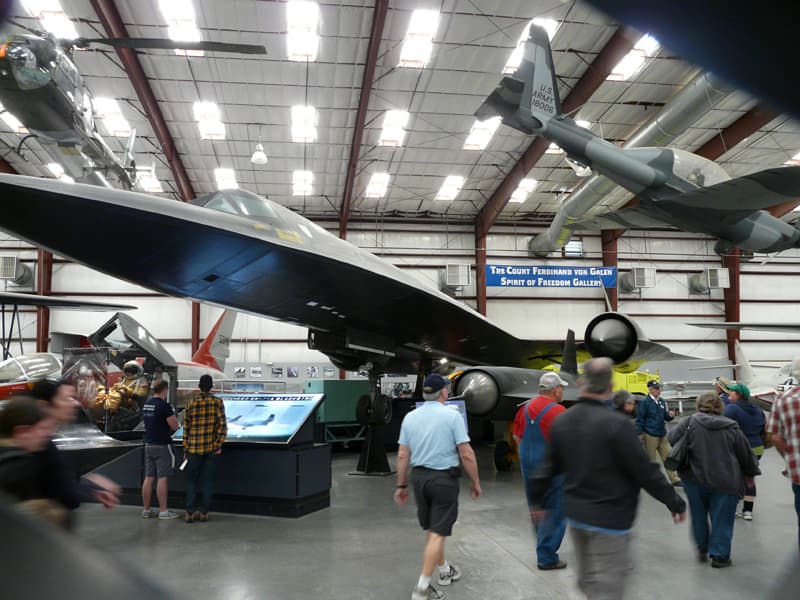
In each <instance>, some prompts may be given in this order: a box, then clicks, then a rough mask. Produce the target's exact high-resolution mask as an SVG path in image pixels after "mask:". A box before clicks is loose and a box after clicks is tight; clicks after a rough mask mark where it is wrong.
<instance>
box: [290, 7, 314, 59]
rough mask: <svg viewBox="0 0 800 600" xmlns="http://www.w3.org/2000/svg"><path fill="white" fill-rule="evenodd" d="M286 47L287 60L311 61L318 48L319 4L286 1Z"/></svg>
mask: <svg viewBox="0 0 800 600" xmlns="http://www.w3.org/2000/svg"><path fill="white" fill-rule="evenodd" d="M286 25H287V27H286V29H287V31H288V33H287V36H286V49H287V52H288V54H289V60H297V61H304V62H313V61H315V60H317V51H318V50H319V35H317V31H318V27H319V5H318V4H317V3H316V2H305V1H304V0H289V2H287V3H286Z"/></svg>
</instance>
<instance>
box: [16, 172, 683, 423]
mask: <svg viewBox="0 0 800 600" xmlns="http://www.w3.org/2000/svg"><path fill="white" fill-rule="evenodd" d="M0 194H2V195H3V197H4V198H6V199H7V200H6V202H7V203H8V204H9V206H8V207H7V210H5V211H3V213H2V214H0V229H2V230H4V231H6V232H8V233H10V234H11V235H13V236H16V237H19V238H22V239H24V240H27V241H29V242H31V243H33V244H38V245H41V246H43V247H45V248H47V249H48V250H50V251H53V252H55V253H57V254H60V255H63V256H66V257H68V258H70V259H72V260H74V261H76V262H79V263H81V264H84V265H87V266H90V267H92V268H94V269H97V270H99V271H102V272H104V273H108V274H110V275H113V276H115V277H120V278H122V279H125V280H127V281H131V282H134V283H136V284H139V285H142V286H145V287H147V288H150V289H153V290H157V291H160V292H162V293H165V294H167V295H170V296H176V297H186V298H193V299H195V300H198V301H202V302H208V303H211V304H217V305H220V306H226V307H229V308H232V309H234V310H238V311H241V312H247V313H251V314H255V315H259V316H264V317H269V318H272V319H276V320H280V321H285V322H289V323H294V324H296V325H302V326H305V327H307V328H308V329H309V333H308V345H309V347H310V348H312V349H316V350H319V351H321V352H323V353H324V354H326V355H327V356H328V357H329V358H330V359H331V360H332V361H333V363H334V364H336V365H337V366H339V367H341V368H344V369H348V370H358V369H359V368H360V367H363V366H366V365H369V367H368V368H369V370H370V374H371V377H370V380H371V383H373V384H375V385H373V386H372V390H371V396H372V398H373V399H374V398H376V397H377V396H379V391H378V390H376V384H377V377H378V376H379V375H380V374H383V373H411V374H418V373H420V372H422V371H424V370H427V369H429V368H430V367H431V366H432V364H433V362H434V361H436V360H438V359H441V358H446V359H449V360H452V361H454V362H458V363H461V364H468V365H489V366H487V367H483V368H482V370H481V372H482V373H484V374H485V375H486V378H487V379H486V380H485V385H480V386H472V387H474V388H475V390H476V392H475V393H469V394H467V396H466V399H465V400H466V405H467V410H468V411H469V412H470V413H471V414H473V415H475V416H478V417H489V416H491V417H493V418H496V419H508V418H510V417H511V416H512V415H513V414H514V411H515V409H516V405H517V403H518V402H519V399H518V397H517V396H516V395H514V396H509V397H506V392H507V391H509V390H513V391H515V392H517V393H523V392H524V393H525V394H526V395H528V396H530V395H532V394H533V393H534V392H535V390H536V389H537V384H538V374H537V373H536V372H532V371H531V370H529V369H533V368H542V367H544V366H547V365H548V364H549V365H552V364H553V363H555V362H557V361H558V360H559V359H560V357H561V353H562V345H563V342H562V341H532V340H521V339H519V338H516V337H514V336H512V335H510V334H509V333H507V332H506V331H504V330H502V329H500V328H499V327H497V326H496V325H493V324H492V323H491V322H490V321H488V320H487V319H486V318H485V317H483V316H481V315H479V314H478V313H476V312H475V311H473V310H472V309H470V308H469V307H467V306H465V305H464V304H462V303H460V302H458V301H457V300H454V299H453V298H450V297H449V296H447V295H445V294H443V293H441V292H440V291H439V290H437V289H435V288H433V287H432V286H431V287H427V286H425V285H421V284H420V281H419V280H417V279H415V278H413V277H411V276H409V275H408V274H406V273H404V272H403V271H402V270H401V269H398V268H396V267H394V266H393V265H391V264H389V263H387V262H385V261H383V260H381V259H380V258H378V257H376V256H375V255H373V254H371V253H370V252H368V251H366V250H362V249H360V248H357V247H355V246H353V245H351V244H349V243H348V242H346V241H344V240H340V239H339V238H337V237H335V236H334V235H332V234H330V233H329V232H327V231H325V230H324V229H323V228H321V227H319V226H318V225H316V224H314V223H312V222H311V221H309V220H307V219H305V218H303V217H302V216H300V215H298V214H296V213H294V212H292V211H290V210H288V209H287V208H285V207H283V206H280V205H279V204H277V203H275V202H272V201H270V200H268V199H266V198H263V197H260V196H257V195H255V194H253V193H251V192H247V191H245V190H240V189H232V190H223V191H219V192H215V193H212V194H209V195H206V196H203V197H200V198H198V199H196V200H194V201H193V202H191V203H182V202H175V201H174V200H166V199H163V198H157V197H153V196H147V195H144V194H138V193H134V192H125V191H121V190H110V189H106V188H100V187H93V186H87V185H81V184H65V183H63V182H59V181H55V180H48V179H36V178H31V177H23V176H19V175H2V174H0ZM41 214H47V215H48V216H49V218H48V219H47V220H46V221H44V222H43V221H42V220H41V219H36V218H34V217H35V216H36V215H41ZM120 222H124V223H127V224H128V225H129V226H131V227H136V228H138V229H139V230H141V231H158V232H159V235H158V236H155V237H154V239H153V240H151V241H150V243H149V244H148V252H147V253H146V254H143V255H140V256H138V255H132V254H131V253H130V251H129V249H127V248H122V247H119V246H115V245H111V246H109V247H107V248H104V249H103V251H102V252H98V250H97V246H96V245H95V244H94V243H93V242H92V240H93V239H94V237H93V236H92V235H91V234H92V233H93V232H96V231H98V230H100V231H103V230H105V229H106V228H109V227H113V226H114V224H116V223H120ZM63 223H70V226H69V227H64V226H63ZM198 240H200V241H201V242H202V243H198ZM580 350H581V355H580V357H581V358H586V357H588V356H589V355H595V356H609V357H611V358H613V359H614V360H615V361H616V362H617V363H625V366H626V367H628V368H635V366H637V365H638V364H641V363H642V362H645V361H647V360H668V359H670V358H674V357H675V356H676V355H674V354H672V353H671V352H670V351H669V350H668V349H667V348H665V347H664V346H661V345H659V344H655V343H653V342H649V341H648V340H646V339H645V338H644V336H643V335H642V333H641V331H640V330H639V328H638V326H637V325H636V324H635V323H634V322H633V321H631V320H630V319H628V318H627V317H625V316H623V315H620V314H617V313H606V314H602V315H599V316H597V317H595V318H594V319H593V320H592V321H591V322H590V323H589V325H588V326H587V328H586V333H585V335H584V342H583V344H582V346H581V349H580ZM500 365H510V366H509V367H500ZM512 367H516V369H514V368H512ZM521 367H527V368H521ZM470 372H471V369H467V370H466V371H465V372H464V373H463V374H462V375H461V379H460V380H459V381H463V380H465V378H466V376H467V375H468V374H469V373H470ZM468 379H469V378H467V379H466V380H468ZM455 391H456V393H461V392H460V390H459V383H458V382H457V383H456V390H455ZM478 392H480V394H479V393H478Z"/></svg>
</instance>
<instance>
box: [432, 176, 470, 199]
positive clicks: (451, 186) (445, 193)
mask: <svg viewBox="0 0 800 600" xmlns="http://www.w3.org/2000/svg"><path fill="white" fill-rule="evenodd" d="M463 185H464V178H463V177H461V175H448V176H447V177H446V178H445V180H444V183H443V184H442V187H441V188H440V189H439V191H438V192H437V193H436V197H435V198H434V200H453V199H455V197H456V196H458V192H460V191H461V187H462V186H463Z"/></svg>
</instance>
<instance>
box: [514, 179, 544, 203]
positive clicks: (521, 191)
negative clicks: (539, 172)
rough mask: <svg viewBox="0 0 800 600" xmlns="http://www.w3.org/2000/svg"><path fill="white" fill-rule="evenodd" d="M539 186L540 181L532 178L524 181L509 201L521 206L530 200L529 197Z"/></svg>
mask: <svg viewBox="0 0 800 600" xmlns="http://www.w3.org/2000/svg"><path fill="white" fill-rule="evenodd" d="M538 184H539V182H538V181H536V180H535V179H531V178H526V179H523V180H522V181H520V182H519V186H517V189H516V190H514V193H513V194H511V198H509V199H508V201H509V202H514V203H516V204H520V203H522V202H525V200H527V199H528V196H530V195H531V192H533V190H535V189H536V186H537V185H538Z"/></svg>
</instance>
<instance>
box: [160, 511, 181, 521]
mask: <svg viewBox="0 0 800 600" xmlns="http://www.w3.org/2000/svg"><path fill="white" fill-rule="evenodd" d="M178 517H180V515H179V514H178V513H176V512H172V511H171V510H165V511H164V512H160V513H158V518H159V520H161V521H166V520H167V519H177V518H178Z"/></svg>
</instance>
